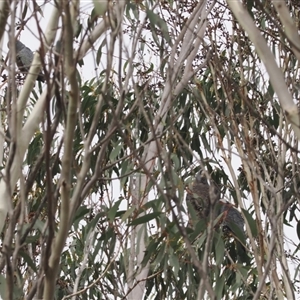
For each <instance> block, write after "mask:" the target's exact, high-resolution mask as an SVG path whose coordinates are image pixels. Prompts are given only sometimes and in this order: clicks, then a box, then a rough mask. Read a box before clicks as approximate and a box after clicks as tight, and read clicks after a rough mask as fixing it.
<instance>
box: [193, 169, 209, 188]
mask: <svg viewBox="0 0 300 300" xmlns="http://www.w3.org/2000/svg"><path fill="white" fill-rule="evenodd" d="M196 181H197V182H199V183H203V184H207V185H208V182H207V178H206V176H205V174H204V171H203V170H202V169H200V171H199V172H198V173H197V174H196Z"/></svg>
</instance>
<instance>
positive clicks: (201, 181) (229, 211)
mask: <svg viewBox="0 0 300 300" xmlns="http://www.w3.org/2000/svg"><path fill="white" fill-rule="evenodd" d="M186 200H187V201H189V202H190V203H191V204H192V206H193V207H194V209H195V210H196V212H197V215H198V217H199V218H207V217H208V216H209V213H210V210H211V209H212V207H214V204H215V203H217V205H216V216H217V215H220V214H222V213H224V216H223V219H222V226H223V228H224V229H225V228H228V229H229V230H230V231H231V232H232V233H234V234H235V233H237V232H236V231H240V232H241V234H242V235H243V236H244V237H246V235H245V231H244V225H245V222H244V219H243V217H242V215H241V213H240V212H239V211H238V210H237V209H235V208H234V206H233V205H232V204H230V203H229V202H227V203H224V202H222V201H220V190H219V188H218V186H217V185H216V184H215V183H214V182H213V181H212V180H210V185H209V184H208V181H207V178H206V176H205V174H204V172H203V171H202V170H200V172H199V173H197V175H196V180H195V181H194V183H193V185H192V188H191V190H190V192H188V194H187V197H186ZM237 228H238V229H237ZM236 229H237V230H236Z"/></svg>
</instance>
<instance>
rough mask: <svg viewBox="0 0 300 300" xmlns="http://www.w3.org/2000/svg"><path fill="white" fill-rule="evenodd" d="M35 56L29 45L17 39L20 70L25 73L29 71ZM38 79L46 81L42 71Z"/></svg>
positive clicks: (17, 56) (17, 60)
mask: <svg viewBox="0 0 300 300" xmlns="http://www.w3.org/2000/svg"><path fill="white" fill-rule="evenodd" d="M33 56H34V55H33V52H32V51H31V50H30V49H29V48H28V47H26V46H25V45H24V44H23V43H22V42H20V41H18V40H17V41H16V63H17V65H18V68H19V69H20V71H21V72H22V73H23V74H25V75H27V74H28V72H29V69H30V66H31V64H32V61H33ZM36 80H37V81H41V82H44V81H45V78H44V74H43V73H42V72H40V73H39V75H38V77H37V79H36Z"/></svg>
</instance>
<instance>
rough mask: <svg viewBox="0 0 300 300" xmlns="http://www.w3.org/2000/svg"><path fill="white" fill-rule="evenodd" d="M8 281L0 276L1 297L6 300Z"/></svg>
mask: <svg viewBox="0 0 300 300" xmlns="http://www.w3.org/2000/svg"><path fill="white" fill-rule="evenodd" d="M6 289H7V288H6V279H5V277H4V276H3V275H2V274H0V295H1V298H2V299H6Z"/></svg>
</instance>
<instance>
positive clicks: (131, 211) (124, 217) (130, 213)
mask: <svg viewBox="0 0 300 300" xmlns="http://www.w3.org/2000/svg"><path fill="white" fill-rule="evenodd" d="M134 210H135V207H130V208H129V209H127V210H126V212H125V213H124V214H123V216H122V218H121V219H122V221H123V222H125V221H126V220H127V219H128V217H130V216H131V215H132V213H133V212H134Z"/></svg>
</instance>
